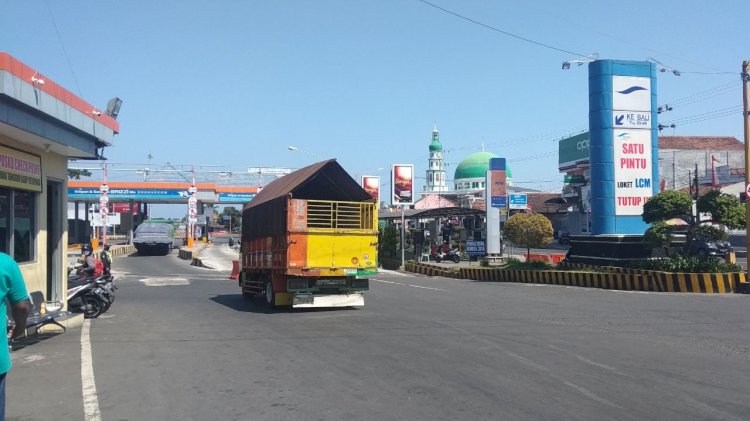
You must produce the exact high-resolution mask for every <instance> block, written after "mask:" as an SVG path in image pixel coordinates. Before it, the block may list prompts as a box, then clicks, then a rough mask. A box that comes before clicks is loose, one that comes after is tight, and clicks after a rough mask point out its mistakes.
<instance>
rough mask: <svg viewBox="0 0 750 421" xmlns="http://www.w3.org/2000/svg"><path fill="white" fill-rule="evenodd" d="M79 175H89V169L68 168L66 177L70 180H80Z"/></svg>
mask: <svg viewBox="0 0 750 421" xmlns="http://www.w3.org/2000/svg"><path fill="white" fill-rule="evenodd" d="M81 177H91V171H89V170H78V169H74V168H68V178H69V179H71V180H80V179H81Z"/></svg>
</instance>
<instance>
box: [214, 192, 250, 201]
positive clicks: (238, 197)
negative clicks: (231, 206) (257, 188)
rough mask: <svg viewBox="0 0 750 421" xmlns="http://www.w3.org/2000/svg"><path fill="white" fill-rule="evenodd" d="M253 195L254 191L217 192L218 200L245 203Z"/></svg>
mask: <svg viewBox="0 0 750 421" xmlns="http://www.w3.org/2000/svg"><path fill="white" fill-rule="evenodd" d="M254 197H255V193H219V202H232V203H246V202H249V201H251V200H253V198H254Z"/></svg>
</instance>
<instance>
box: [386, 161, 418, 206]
mask: <svg viewBox="0 0 750 421" xmlns="http://www.w3.org/2000/svg"><path fill="white" fill-rule="evenodd" d="M391 204H392V205H394V206H398V205H412V204H414V165H413V164H393V165H392V166H391Z"/></svg>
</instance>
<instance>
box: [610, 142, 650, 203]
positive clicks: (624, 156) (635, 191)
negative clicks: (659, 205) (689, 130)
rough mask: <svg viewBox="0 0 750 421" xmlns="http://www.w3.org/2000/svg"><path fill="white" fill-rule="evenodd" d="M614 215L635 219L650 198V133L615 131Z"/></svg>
mask: <svg viewBox="0 0 750 421" xmlns="http://www.w3.org/2000/svg"><path fill="white" fill-rule="evenodd" d="M614 150H615V151H614V152H615V162H614V164H615V215H617V216H622V215H629V216H638V215H641V214H643V204H644V203H646V201H647V200H648V199H649V198H650V197H651V196H652V195H653V179H652V173H651V164H652V162H651V161H652V157H651V131H650V130H623V129H615V130H614Z"/></svg>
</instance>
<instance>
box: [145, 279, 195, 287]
mask: <svg viewBox="0 0 750 421" xmlns="http://www.w3.org/2000/svg"><path fill="white" fill-rule="evenodd" d="M138 281H139V282H143V284H144V285H146V286H149V287H164V286H173V285H190V281H188V280H187V279H185V278H172V277H164V278H144V279H139V280H138Z"/></svg>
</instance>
